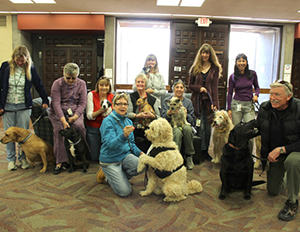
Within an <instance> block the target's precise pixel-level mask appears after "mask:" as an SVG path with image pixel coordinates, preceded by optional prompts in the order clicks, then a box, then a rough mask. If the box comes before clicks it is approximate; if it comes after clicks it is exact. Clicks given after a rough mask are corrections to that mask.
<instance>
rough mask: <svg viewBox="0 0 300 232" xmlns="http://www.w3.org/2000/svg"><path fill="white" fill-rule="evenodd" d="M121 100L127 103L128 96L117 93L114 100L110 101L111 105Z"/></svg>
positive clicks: (123, 93)
mask: <svg viewBox="0 0 300 232" xmlns="http://www.w3.org/2000/svg"><path fill="white" fill-rule="evenodd" d="M121 98H124V99H125V100H126V101H127V103H128V95H127V94H126V93H125V92H119V93H116V95H115V96H114V98H113V100H112V103H113V105H114V104H115V103H116V101H117V100H119V99H121Z"/></svg>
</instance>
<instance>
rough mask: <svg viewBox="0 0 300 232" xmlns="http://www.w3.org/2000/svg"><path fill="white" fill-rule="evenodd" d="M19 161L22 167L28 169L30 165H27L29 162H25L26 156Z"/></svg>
mask: <svg viewBox="0 0 300 232" xmlns="http://www.w3.org/2000/svg"><path fill="white" fill-rule="evenodd" d="M20 163H21V168H22V169H28V168H29V167H30V166H29V163H28V162H27V160H26V158H24V159H22V160H21V161H20Z"/></svg>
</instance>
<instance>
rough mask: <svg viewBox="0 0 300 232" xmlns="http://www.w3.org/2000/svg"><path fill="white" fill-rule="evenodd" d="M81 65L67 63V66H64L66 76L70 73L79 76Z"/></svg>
mask: <svg viewBox="0 0 300 232" xmlns="http://www.w3.org/2000/svg"><path fill="white" fill-rule="evenodd" d="M79 71H80V69H79V67H78V65H77V64H75V63H67V64H66V65H65V66H64V76H66V75H70V76H72V77H73V76H76V77H77V76H78V75H79Z"/></svg>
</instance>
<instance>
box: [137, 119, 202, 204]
mask: <svg viewBox="0 0 300 232" xmlns="http://www.w3.org/2000/svg"><path fill="white" fill-rule="evenodd" d="M145 134H146V136H147V139H148V140H149V141H151V142H152V145H151V147H150V148H149V151H150V152H149V151H148V154H147V155H145V154H142V155H140V158H139V163H138V168H137V170H138V172H140V171H142V170H143V169H144V168H145V167H147V166H148V168H146V169H147V170H146V175H148V184H147V186H146V190H145V191H141V192H140V195H141V196H148V195H150V194H151V193H152V192H154V193H155V194H157V195H162V194H164V195H165V198H164V201H166V202H171V201H174V202H176V201H181V200H184V199H186V196H187V195H188V194H194V193H199V192H202V190H203V188H202V185H201V184H200V183H199V182H198V181H196V180H192V181H189V182H187V176H186V168H185V166H183V158H182V155H181V154H180V152H179V151H178V147H177V145H176V144H175V142H174V141H173V133H172V127H171V125H170V124H169V123H168V121H167V120H166V119H163V118H159V119H157V120H154V121H152V122H151V123H150V125H149V129H148V130H146V131H145Z"/></svg>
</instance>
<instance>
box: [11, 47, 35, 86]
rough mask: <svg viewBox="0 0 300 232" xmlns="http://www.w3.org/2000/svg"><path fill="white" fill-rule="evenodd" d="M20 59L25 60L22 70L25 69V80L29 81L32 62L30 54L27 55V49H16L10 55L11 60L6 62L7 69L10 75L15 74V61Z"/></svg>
mask: <svg viewBox="0 0 300 232" xmlns="http://www.w3.org/2000/svg"><path fill="white" fill-rule="evenodd" d="M21 57H23V58H24V60H25V64H24V67H23V69H25V74H26V78H27V80H29V81H31V72H30V69H31V65H32V60H31V56H30V53H29V51H28V49H27V47H25V46H23V45H21V46H18V47H16V48H15V49H14V51H13V53H12V55H11V60H10V61H9V62H8V63H9V68H10V75H14V74H15V71H16V67H17V64H16V62H15V60H16V59H19V58H21Z"/></svg>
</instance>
